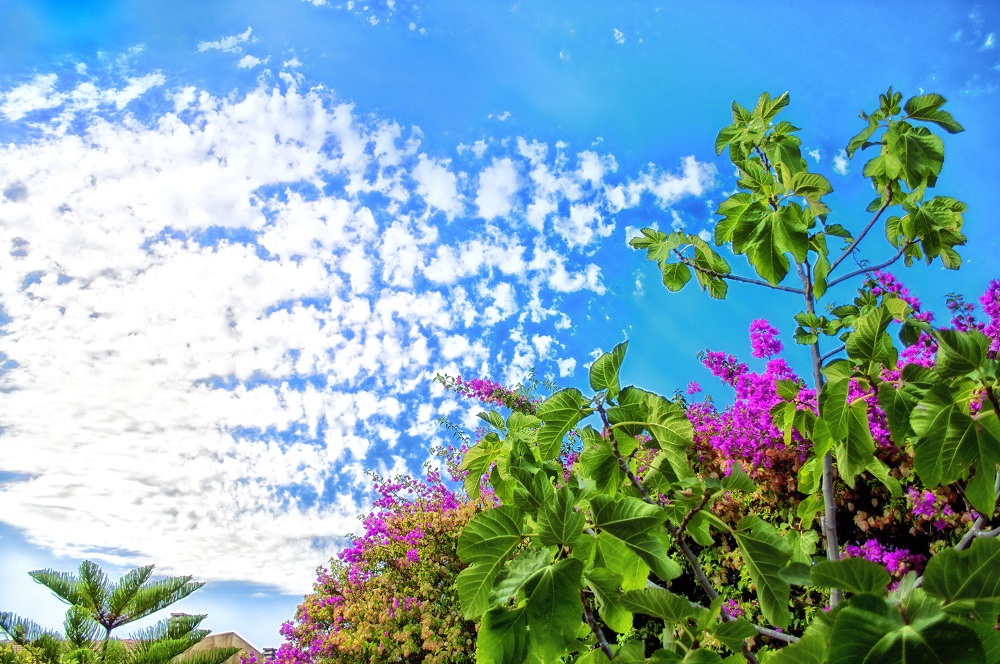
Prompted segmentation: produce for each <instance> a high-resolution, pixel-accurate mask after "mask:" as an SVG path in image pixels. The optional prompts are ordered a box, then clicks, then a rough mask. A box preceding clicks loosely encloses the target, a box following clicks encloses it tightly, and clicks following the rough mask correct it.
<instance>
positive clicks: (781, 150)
mask: <svg viewBox="0 0 1000 664" xmlns="http://www.w3.org/2000/svg"><path fill="white" fill-rule="evenodd" d="M801 144H802V141H800V140H799V138H798V137H797V136H773V135H772V137H771V140H769V141H768V142H767V144H766V145H765V146H764V154H766V155H767V158H768V159H769V160H770V162H771V165H772V166H774V167H775V168H778V164H784V165H785V167H786V168H787V169H788V170H789V171H790V172H791V173H792V174H793V175H794V174H795V173H798V172H799V171H803V170H805V168H806V160H805V159H803V158H802V150H801V149H800V148H799V146H800V145H801Z"/></svg>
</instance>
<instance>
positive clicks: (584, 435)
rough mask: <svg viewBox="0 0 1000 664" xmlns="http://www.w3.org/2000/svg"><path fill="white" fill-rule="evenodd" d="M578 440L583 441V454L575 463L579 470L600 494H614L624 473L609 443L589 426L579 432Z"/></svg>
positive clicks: (622, 479) (623, 477) (623, 478)
mask: <svg viewBox="0 0 1000 664" xmlns="http://www.w3.org/2000/svg"><path fill="white" fill-rule="evenodd" d="M580 438H581V439H582V440H583V452H582V453H581V454H580V458H579V461H578V462H577V463H578V464H579V467H580V470H581V471H582V473H583V474H584V476H585V477H589V478H590V479H592V480H594V482H595V484H596V488H597V490H598V491H600V492H601V493H614V492H616V491H617V490H618V489H619V488H620V487H621V485H622V482H623V481H624V480H625V472H624V471H623V470H622V468H621V465H620V464H619V463H618V457H617V456H615V451H614V449H613V448H612V446H611V441H610V440H608V439H606V438H603V437H602V436H601V434H599V433H597V431H595V430H594V428H593V427H590V426H588V427H585V428H584V429H582V430H581V431H580Z"/></svg>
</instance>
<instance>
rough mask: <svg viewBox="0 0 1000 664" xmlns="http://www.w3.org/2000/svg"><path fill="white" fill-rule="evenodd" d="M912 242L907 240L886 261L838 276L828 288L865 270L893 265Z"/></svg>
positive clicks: (869, 270) (828, 284)
mask: <svg viewBox="0 0 1000 664" xmlns="http://www.w3.org/2000/svg"><path fill="white" fill-rule="evenodd" d="M911 244H913V243H912V242H910V241H909V240H907V241H906V242H904V243H903V246H902V247H900V248H899V251H897V252H896V254H895V255H894V256H893V257H892V258H890V259H889V260H887V261H885V262H884V263H879V264H878V265H871V266H868V267H863V268H860V269H857V270H855V271H854V272H848V273H847V274H845V275H844V276H842V277H838V278H837V279H834V280H833V281H831V282H829V283H827V287H828V288H833V287H834V286H836V285H837V284H839V283H840V282H842V281H845V280H847V279H850V278H851V277H856V276H858V275H859V274H864V273H865V272H871V271H873V270H881V269H882V268H884V267H889V266H890V265H892V264H893V263H895V262H896V261H898V260H899V257H900V256H902V255H903V252H904V251H906V250H907V249H908V248H909V247H910V245H911Z"/></svg>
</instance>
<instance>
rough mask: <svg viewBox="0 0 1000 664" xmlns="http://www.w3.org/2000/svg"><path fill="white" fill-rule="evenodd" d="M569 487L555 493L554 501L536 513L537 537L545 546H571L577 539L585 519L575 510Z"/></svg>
mask: <svg viewBox="0 0 1000 664" xmlns="http://www.w3.org/2000/svg"><path fill="white" fill-rule="evenodd" d="M575 502H576V501H575V498H574V496H573V492H572V491H570V489H569V487H566V486H564V487H562V488H561V489H559V490H558V491H557V492H556V496H555V501H553V502H552V503H550V504H548V505H544V506H543V507H542V509H541V510H539V512H538V537H539V539H540V540H541V541H542V544H545V545H547V546H558V547H563V546H572V545H573V544H574V543H575V542H576V541H577V540H578V539H579V538H580V534H581V533H580V531H582V530H583V526H584V523H585V521H586V519H585V518H584V516H583V513H582V512H578V511H577V510H576V508H575Z"/></svg>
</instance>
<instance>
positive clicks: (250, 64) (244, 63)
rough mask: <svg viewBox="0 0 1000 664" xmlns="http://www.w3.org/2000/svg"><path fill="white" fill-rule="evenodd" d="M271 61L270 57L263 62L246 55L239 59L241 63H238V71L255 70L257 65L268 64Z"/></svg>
mask: <svg viewBox="0 0 1000 664" xmlns="http://www.w3.org/2000/svg"><path fill="white" fill-rule="evenodd" d="M270 59H271V58H270V56H268V57H266V58H264V59H263V60H261V59H260V58H256V57H254V56H252V55H244V56H243V57H242V58H240V59H239V61H237V63H236V67H237V68H238V69H253V68H254V67H256V66H257V65H260V64H267V62H268V61H269V60H270Z"/></svg>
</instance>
